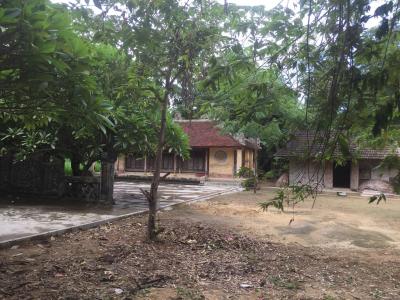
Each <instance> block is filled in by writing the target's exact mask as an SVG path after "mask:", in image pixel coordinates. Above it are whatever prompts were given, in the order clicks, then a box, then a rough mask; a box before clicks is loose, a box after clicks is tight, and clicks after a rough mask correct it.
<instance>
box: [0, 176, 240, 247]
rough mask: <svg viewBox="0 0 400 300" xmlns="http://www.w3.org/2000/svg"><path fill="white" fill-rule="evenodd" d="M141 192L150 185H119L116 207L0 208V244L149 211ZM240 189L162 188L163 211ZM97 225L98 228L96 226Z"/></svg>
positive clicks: (164, 185)
mask: <svg viewBox="0 0 400 300" xmlns="http://www.w3.org/2000/svg"><path fill="white" fill-rule="evenodd" d="M140 188H143V189H149V183H140V182H116V183H115V186H114V191H115V199H116V203H115V205H113V206H112V207H109V208H106V207H93V206H87V205H76V204H65V203H64V204H63V205H0V244H8V243H10V242H11V241H15V240H20V239H25V238H29V237H33V236H37V235H40V234H46V233H54V234H55V233H60V231H61V232H62V231H65V230H68V229H70V228H75V227H77V228H79V226H84V227H91V226H93V225H95V224H101V223H104V222H107V221H111V220H115V219H118V218H120V217H123V216H127V215H131V214H135V213H140V212H144V211H147V202H146V200H145V198H144V197H143V195H142V194H141V192H140V190H139V189H140ZM238 190H239V188H238V187H234V186H226V185H225V186H224V185H218V186H217V185H183V184H161V185H160V187H159V193H160V197H161V198H160V208H165V207H168V206H172V205H175V204H179V203H183V202H189V201H199V200H204V199H209V198H212V197H213V196H216V195H221V194H225V193H230V192H235V191H238ZM93 223H95V224H93Z"/></svg>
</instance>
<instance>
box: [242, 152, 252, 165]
mask: <svg viewBox="0 0 400 300" xmlns="http://www.w3.org/2000/svg"><path fill="white" fill-rule="evenodd" d="M243 151H244V161H243V166H245V167H246V168H250V169H253V167H254V162H253V150H251V149H243Z"/></svg>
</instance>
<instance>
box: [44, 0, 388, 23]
mask: <svg viewBox="0 0 400 300" xmlns="http://www.w3.org/2000/svg"><path fill="white" fill-rule="evenodd" d="M51 1H52V2H54V3H69V2H75V1H74V0H51ZM217 1H218V2H219V3H224V0H217ZM91 2H92V1H91ZM296 2H299V0H228V3H233V4H236V5H244V6H249V5H254V6H257V5H264V6H265V8H266V9H267V10H269V9H272V8H274V7H275V6H277V5H278V4H281V5H282V6H289V7H291V8H292V5H293V3H296ZM384 2H385V0H374V1H373V2H372V3H371V12H372V13H373V12H374V11H375V9H376V8H377V7H378V6H379V5H382V4H383V3H384ZM91 4H92V5H91V8H92V9H93V10H94V11H96V10H97V8H96V7H95V6H94V5H93V2H92V3H91ZM377 25H378V20H377V19H376V18H372V19H371V20H369V21H368V23H367V24H366V26H367V28H368V27H374V26H377Z"/></svg>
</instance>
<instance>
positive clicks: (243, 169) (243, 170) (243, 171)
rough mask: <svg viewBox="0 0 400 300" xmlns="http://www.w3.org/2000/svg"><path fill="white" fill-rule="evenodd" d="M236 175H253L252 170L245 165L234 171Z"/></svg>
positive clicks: (245, 176)
mask: <svg viewBox="0 0 400 300" xmlns="http://www.w3.org/2000/svg"><path fill="white" fill-rule="evenodd" d="M236 176H237V177H241V178H250V177H252V176H254V171H253V170H252V169H250V168H247V167H240V169H239V171H237V173H236Z"/></svg>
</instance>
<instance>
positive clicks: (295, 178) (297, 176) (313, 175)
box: [289, 159, 332, 189]
mask: <svg viewBox="0 0 400 300" xmlns="http://www.w3.org/2000/svg"><path fill="white" fill-rule="evenodd" d="M330 170H332V168H330V167H328V168H327V169H324V168H323V165H322V164H321V163H317V162H305V161H301V160H296V159H290V160H289V184H290V185H295V184H309V185H311V186H312V187H316V186H317V184H319V186H318V188H319V189H320V188H323V187H325V184H324V172H327V173H329V172H330ZM328 180H329V179H328ZM328 184H329V182H328Z"/></svg>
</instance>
